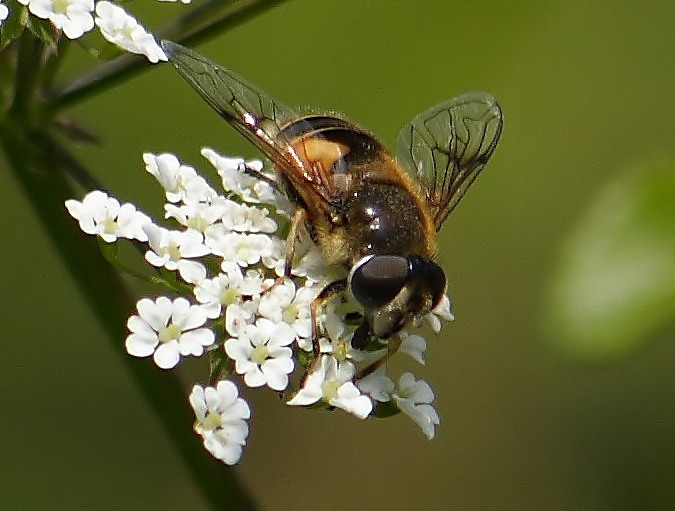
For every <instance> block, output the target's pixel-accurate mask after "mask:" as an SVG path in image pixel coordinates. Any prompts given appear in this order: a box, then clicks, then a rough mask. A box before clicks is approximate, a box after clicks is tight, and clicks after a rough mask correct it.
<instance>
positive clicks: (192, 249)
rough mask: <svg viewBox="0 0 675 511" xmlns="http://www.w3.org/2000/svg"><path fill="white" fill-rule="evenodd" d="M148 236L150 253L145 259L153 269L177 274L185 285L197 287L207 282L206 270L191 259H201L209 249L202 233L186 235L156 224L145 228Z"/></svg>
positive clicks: (192, 232) (187, 233)
mask: <svg viewBox="0 0 675 511" xmlns="http://www.w3.org/2000/svg"><path fill="white" fill-rule="evenodd" d="M144 230H145V232H146V234H147V235H148V246H149V247H150V249H151V250H148V251H147V252H146V253H145V259H146V260H147V261H148V262H149V263H150V264H151V265H153V266H157V267H158V268H161V267H164V268H166V269H167V270H171V271H175V270H178V272H179V273H180V276H181V278H182V279H183V280H184V281H185V282H189V283H196V282H199V281H201V280H203V279H204V278H206V268H204V265H203V264H201V263H199V262H197V261H190V260H189V258H192V257H202V256H205V255H207V254H208V253H209V249H208V248H207V247H206V246H205V245H204V244H203V243H202V241H203V237H202V235H201V233H199V232H197V231H194V230H192V229H188V230H187V231H169V230H168V229H164V228H163V227H158V226H156V225H154V224H146V225H145V227H144Z"/></svg>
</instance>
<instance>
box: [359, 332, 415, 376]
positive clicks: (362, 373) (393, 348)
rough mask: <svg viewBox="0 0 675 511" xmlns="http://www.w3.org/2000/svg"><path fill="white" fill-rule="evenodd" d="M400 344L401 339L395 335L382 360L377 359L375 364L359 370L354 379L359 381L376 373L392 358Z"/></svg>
mask: <svg viewBox="0 0 675 511" xmlns="http://www.w3.org/2000/svg"><path fill="white" fill-rule="evenodd" d="M402 343H403V339H401V336H400V335H399V334H397V335H396V336H395V337H394V338H393V339H391V340H390V341H389V347H388V349H387V353H385V355H384V356H383V357H382V358H378V359H377V360H376V361H375V362H373V363H372V364H370V365H369V366H367V367H364V368H363V369H361V370H360V371H359V372H358V373H356V376H355V377H354V378H355V379H356V380H360V379H361V378H365V377H366V376H368V375H369V374H371V373H373V372H374V371H376V370H377V369H378V368H379V367H381V366H382V364H384V363H385V362H386V361H387V360H389V359H390V358H391V357H392V355H394V354H395V353H396V352H397V351H398V350H399V348H400V347H401V344H402Z"/></svg>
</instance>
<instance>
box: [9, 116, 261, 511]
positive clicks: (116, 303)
mask: <svg viewBox="0 0 675 511" xmlns="http://www.w3.org/2000/svg"><path fill="white" fill-rule="evenodd" d="M47 138H48V137H46V136H45V135H44V133H42V132H28V131H27V130H21V129H5V130H2V131H1V132H0V139H1V140H0V143H1V144H2V147H3V149H4V152H5V155H6V157H7V161H8V163H9V166H10V168H11V169H12V171H13V174H14V176H15V178H16V179H17V181H18V182H19V184H20V186H21V188H22V189H23V192H24V194H25V196H26V197H27V198H28V200H29V202H30V205H31V208H32V211H33V212H34V213H35V214H36V215H37V217H38V219H39V221H40V223H41V224H42V226H43V228H44V231H45V232H46V233H47V235H48V237H49V238H50V240H51V242H52V244H53V245H54V247H55V249H56V251H57V252H58V253H59V255H60V257H61V259H62V260H63V261H64V263H65V265H66V267H67V269H68V271H69V273H70V274H71V276H72V278H73V280H74V282H75V283H76V285H77V286H78V287H79V288H80V290H81V291H82V294H83V296H84V297H85V300H86V303H87V304H88V305H89V306H90V307H91V308H92V311H93V313H94V314H95V316H96V317H97V319H98V320H99V321H100V323H101V325H102V326H103V329H104V330H105V332H106V334H107V337H108V341H109V342H110V343H111V345H112V346H113V348H114V349H113V351H114V352H115V353H118V354H119V356H120V358H121V360H122V362H123V364H124V365H125V366H126V367H127V369H128V370H129V373H130V375H131V377H132V378H133V379H134V380H135V383H136V386H137V388H138V389H139V390H140V392H141V393H142V394H143V396H144V397H145V399H146V402H147V404H148V405H149V406H150V408H151V409H152V410H153V412H154V413H155V414H156V416H157V418H158V419H159V421H160V423H161V424H162V426H163V428H164V430H165V431H166V433H167V434H168V436H169V437H170V439H171V440H172V442H173V445H175V446H176V448H177V450H178V452H179V455H180V456H181V458H182V459H183V461H184V462H185V464H186V465H187V467H188V470H189V472H190V474H191V475H192V476H193V480H194V483H195V485H196V486H198V487H199V488H200V490H201V492H202V495H203V496H204V498H205V499H206V500H207V501H208V502H209V503H210V507H211V508H212V509H214V510H220V509H222V510H228V509H254V508H255V506H254V504H253V502H252V500H251V497H250V496H249V495H248V494H247V492H246V491H245V490H244V489H243V487H242V485H241V484H240V482H239V481H238V480H237V477H236V473H235V472H234V470H232V469H231V468H230V467H227V466H225V465H223V464H222V463H220V462H218V461H216V460H215V459H213V458H212V457H211V456H210V455H209V454H208V453H207V452H206V451H205V450H204V448H203V447H202V445H201V442H200V439H199V438H198V437H197V435H194V434H192V432H191V425H192V423H193V421H194V416H193V413H192V410H191V408H190V406H189V404H188V402H187V399H184V398H183V399H181V397H182V396H185V389H184V388H183V385H182V384H181V382H180V381H179V379H178V377H177V376H176V374H175V373H166V372H162V371H159V370H158V369H157V368H156V367H154V365H153V364H152V363H149V362H148V361H147V360H142V359H135V358H133V357H129V356H127V355H126V354H125V353H124V350H123V348H122V339H124V337H125V335H126V333H127V332H126V330H125V324H126V319H127V317H128V316H129V314H130V313H132V312H133V310H134V304H135V299H134V297H133V296H132V295H131V294H130V293H129V291H128V289H127V288H126V287H125V285H124V282H123V280H122V279H121V277H120V275H119V274H118V273H117V272H116V271H114V269H113V268H112V267H111V265H110V264H108V262H107V261H106V260H105V259H104V258H103V256H102V254H101V252H100V250H99V248H98V245H97V243H96V239H94V238H93V237H89V236H85V235H84V234H83V233H82V232H81V231H80V230H79V229H78V227H77V222H75V221H73V220H72V219H71V218H68V217H67V215H66V214H65V208H64V205H63V203H64V201H65V200H66V199H69V198H71V197H72V196H73V195H74V192H73V190H72V189H71V188H70V185H69V180H68V179H67V178H66V176H65V172H63V169H61V168H59V165H60V164H62V162H58V160H55V159H54V157H53V154H51V152H50V151H49V150H48V149H49V147H50V143H53V140H51V139H50V142H49V143H48V141H47ZM55 161H56V162H57V163H55ZM102 290H104V291H105V292H102Z"/></svg>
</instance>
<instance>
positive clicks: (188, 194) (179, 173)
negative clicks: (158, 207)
mask: <svg viewBox="0 0 675 511" xmlns="http://www.w3.org/2000/svg"><path fill="white" fill-rule="evenodd" d="M143 161H144V162H145V169H146V170H147V171H148V172H149V173H150V174H152V175H153V176H154V177H155V179H157V181H158V182H159V184H160V185H161V187H162V188H164V191H165V192H166V200H168V201H169V202H179V201H183V202H185V203H189V202H203V201H210V200H212V199H214V198H215V197H216V195H217V194H216V192H215V191H214V190H213V189H212V188H211V187H210V186H209V185H208V183H207V182H206V180H205V179H204V178H203V177H202V176H200V175H199V174H197V172H196V171H195V169H193V168H192V167H189V166H187V165H181V163H180V161H178V158H176V157H175V156H174V155H173V154H170V153H163V154H160V155H159V156H156V155H154V154H152V153H144V154H143Z"/></svg>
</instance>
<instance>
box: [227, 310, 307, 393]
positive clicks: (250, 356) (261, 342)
mask: <svg viewBox="0 0 675 511" xmlns="http://www.w3.org/2000/svg"><path fill="white" fill-rule="evenodd" d="M294 339H295V336H294V335H293V331H292V330H291V328H290V327H289V326H288V325H286V324H285V323H280V324H277V323H274V322H272V321H270V320H269V319H265V318H260V319H258V321H257V322H256V323H255V325H246V328H245V330H244V332H243V333H242V334H241V335H240V336H239V337H238V338H234V339H228V340H227V341H225V353H227V354H228V356H229V357H230V358H231V359H232V360H234V361H235V370H236V371H237V373H238V374H243V375H244V381H245V382H246V385H248V386H249V387H260V386H262V385H268V386H269V387H270V388H272V389H274V390H284V389H285V388H286V387H288V375H289V374H290V373H291V372H292V371H293V368H294V364H293V358H292V355H293V350H291V349H290V348H289V347H288V345H289V344H291V343H292V342H293V340H294Z"/></svg>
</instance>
